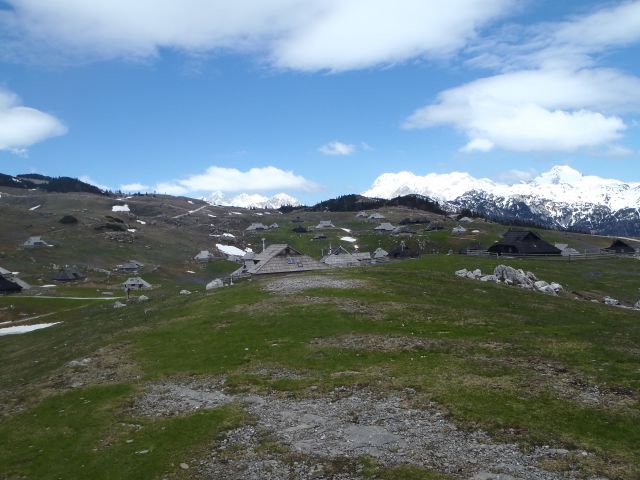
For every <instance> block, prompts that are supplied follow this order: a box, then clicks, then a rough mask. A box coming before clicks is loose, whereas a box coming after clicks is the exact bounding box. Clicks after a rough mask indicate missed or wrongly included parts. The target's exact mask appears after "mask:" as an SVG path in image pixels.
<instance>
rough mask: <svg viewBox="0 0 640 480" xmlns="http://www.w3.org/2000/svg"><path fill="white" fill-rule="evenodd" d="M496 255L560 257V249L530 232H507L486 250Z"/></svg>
mask: <svg viewBox="0 0 640 480" xmlns="http://www.w3.org/2000/svg"><path fill="white" fill-rule="evenodd" d="M487 250H488V251H489V252H490V253H494V254H497V255H560V254H561V252H560V249H559V248H556V247H554V246H553V245H551V244H550V243H547V242H545V241H544V240H543V239H542V238H541V237H540V235H538V234H537V233H535V232H532V231H530V230H508V231H507V232H505V233H504V234H503V235H502V239H501V240H499V241H498V242H496V243H494V244H493V245H491V246H490V247H489V248H488V249H487Z"/></svg>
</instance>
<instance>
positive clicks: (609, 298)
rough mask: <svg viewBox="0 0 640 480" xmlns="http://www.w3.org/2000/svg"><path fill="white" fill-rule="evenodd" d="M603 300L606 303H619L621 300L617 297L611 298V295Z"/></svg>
mask: <svg viewBox="0 0 640 480" xmlns="http://www.w3.org/2000/svg"><path fill="white" fill-rule="evenodd" d="M602 301H603V302H604V304H605V305H618V304H619V303H620V301H619V300H616V299H615V298H611V297H604V298H603V299H602Z"/></svg>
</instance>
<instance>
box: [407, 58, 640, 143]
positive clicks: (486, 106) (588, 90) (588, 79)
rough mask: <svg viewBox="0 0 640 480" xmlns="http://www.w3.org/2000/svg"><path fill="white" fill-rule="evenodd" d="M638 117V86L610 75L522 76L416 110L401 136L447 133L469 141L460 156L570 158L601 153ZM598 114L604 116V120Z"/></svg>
mask: <svg viewBox="0 0 640 480" xmlns="http://www.w3.org/2000/svg"><path fill="white" fill-rule="evenodd" d="M628 111H640V79H638V78H637V77H631V76H628V75H626V74H624V73H622V72H619V71H616V70H611V69H590V70H580V71H571V70H544V69H539V70H528V71H517V72H508V73H503V74H500V75H495V76H492V77H487V78H482V79H479V80H475V81H473V82H470V83H467V84H464V85H462V86H460V87H456V88H452V89H449V90H445V91H444V92H441V93H440V94H439V95H438V98H437V101H436V102H434V103H433V104H431V105H427V106H426V107H423V108H420V109H418V110H416V111H415V112H414V113H413V115H411V116H410V117H409V118H408V119H407V121H406V122H405V127H407V128H429V127H432V126H436V125H451V126H453V127H455V128H457V129H459V130H460V131H462V132H463V133H465V134H466V135H467V137H468V138H469V142H468V143H467V145H466V146H465V147H464V148H463V149H462V150H463V151H467V152H468V151H488V150H491V148H493V147H494V146H495V147H497V148H503V149H506V150H515V151H549V150H558V151H572V150H576V149H579V148H583V147H595V146H599V145H604V144H607V143H609V142H612V141H613V140H615V139H617V138H619V137H620V136H621V135H622V133H623V132H624V130H625V129H626V126H625V124H624V122H623V120H622V119H621V118H620V116H619V114H620V113H624V112H628ZM602 112H604V113H602Z"/></svg>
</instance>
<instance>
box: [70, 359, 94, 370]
mask: <svg viewBox="0 0 640 480" xmlns="http://www.w3.org/2000/svg"><path fill="white" fill-rule="evenodd" d="M91 360H92V359H91V358H89V357H87V358H83V359H80V360H71V361H70V362H68V363H67V366H68V367H74V368H76V367H86V366H87V365H89V364H90V363H91Z"/></svg>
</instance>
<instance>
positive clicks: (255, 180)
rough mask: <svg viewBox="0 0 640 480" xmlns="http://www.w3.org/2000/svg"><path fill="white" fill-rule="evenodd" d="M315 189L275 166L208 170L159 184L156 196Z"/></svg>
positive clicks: (298, 176) (304, 179)
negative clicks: (161, 194)
mask: <svg viewBox="0 0 640 480" xmlns="http://www.w3.org/2000/svg"><path fill="white" fill-rule="evenodd" d="M317 188H318V187H317V185H316V184H315V183H313V182H311V181H309V180H307V179H306V178H304V177H302V176H300V175H296V174H294V173H293V172H292V171H290V170H281V169H279V168H276V167H262V168H251V169H249V170H247V171H244V172H243V171H241V170H238V169H236V168H224V167H209V168H208V169H207V170H206V171H205V172H204V173H201V174H197V175H191V176H189V177H186V178H183V179H179V180H174V181H172V182H162V183H158V184H157V185H156V186H155V190H156V191H157V192H159V193H167V194H169V195H186V194H188V193H193V192H214V191H219V192H240V191H251V192H259V191H271V190H280V189H282V190H291V191H307V192H308V191H314V190H316V189H317Z"/></svg>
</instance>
